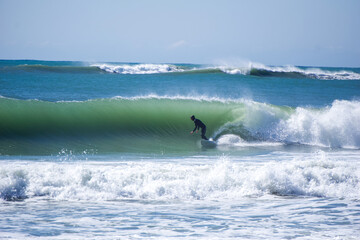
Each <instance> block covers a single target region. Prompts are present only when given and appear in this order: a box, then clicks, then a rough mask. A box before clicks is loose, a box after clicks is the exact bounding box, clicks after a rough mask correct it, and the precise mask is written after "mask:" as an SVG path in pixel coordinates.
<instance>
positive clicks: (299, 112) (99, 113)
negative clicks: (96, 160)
mask: <svg viewBox="0 0 360 240" xmlns="http://www.w3.org/2000/svg"><path fill="white" fill-rule="evenodd" d="M0 112H1V115H0V143H1V144H0V153H2V154H6V153H7V154H9V151H10V152H11V151H12V150H11V149H18V150H19V151H23V150H24V149H25V146H26V144H24V141H25V142H29V141H30V142H34V141H35V142H36V141H40V142H42V143H43V142H44V141H45V143H48V142H54V145H55V146H57V145H58V144H57V142H56V139H59V138H60V139H63V140H64V141H69V143H70V142H71V144H74V143H76V144H80V145H81V144H84V142H87V143H88V145H89V146H92V147H93V148H95V149H98V148H99V144H100V145H104V146H103V147H104V148H105V149H107V150H108V151H115V152H117V151H140V152H141V151H143V150H144V149H154V147H155V148H156V147H158V148H164V149H168V150H169V149H171V150H174V151H178V150H181V151H187V150H188V149H192V147H193V146H194V145H196V144H194V142H196V141H198V137H194V136H192V135H190V134H189V132H190V131H191V130H192V128H193V127H194V126H193V123H192V122H191V121H190V119H189V116H191V115H193V114H195V115H196V116H197V117H198V118H200V119H201V120H203V121H204V122H205V124H206V125H207V129H208V130H207V136H208V137H212V138H214V139H215V140H217V141H218V142H219V145H233V146H240V147H241V146H259V145H267V146H271V145H275V146H276V145H279V144H305V145H311V146H321V147H330V148H351V149H359V148H360V102H358V101H338V100H336V101H334V102H333V103H332V104H331V105H330V106H327V107H325V108H316V109H314V108H310V107H309V108H304V107H297V108H291V107H285V106H276V105H270V104H265V103H259V102H254V101H250V100H245V99H238V100H231V99H217V98H206V97H203V98H192V97H182V96H177V97H166V96H156V95H150V96H144V97H133V98H124V97H116V98H111V99H97V100H88V101H76V102H64V101H62V102H45V101H39V100H26V101H25V100H18V99H9V98H0ZM9 141H10V142H11V144H10V143H9ZM16 143H18V144H16ZM9 145H11V148H10V147H9ZM14 146H18V148H16V147H14ZM189 146H192V147H189ZM33 148H34V147H33ZM43 148H44V149H45V147H43ZM31 149H32V148H30V149H27V151H30V152H31Z"/></svg>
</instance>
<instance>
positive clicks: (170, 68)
mask: <svg viewBox="0 0 360 240" xmlns="http://www.w3.org/2000/svg"><path fill="white" fill-rule="evenodd" d="M92 66H94V67H98V68H99V69H101V70H103V71H106V72H109V73H118V74H157V73H172V72H182V71H184V70H183V69H181V68H179V67H177V66H175V65H170V64H120V65H115V64H94V65H92Z"/></svg>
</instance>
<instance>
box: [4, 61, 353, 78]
mask: <svg viewBox="0 0 360 240" xmlns="http://www.w3.org/2000/svg"><path fill="white" fill-rule="evenodd" d="M21 63H23V62H21ZM35 63H36V64H20V65H14V66H0V71H18V70H22V71H45V72H56V73H112V74H166V73H177V74H209V73H224V74H230V75H251V76H257V77H281V78H282V77H283V78H310V79H320V80H360V69H359V68H323V67H322V68H313V67H296V66H266V65H263V64H258V63H248V64H245V65H244V66H240V67H239V66H232V65H198V64H149V63H96V64H89V63H77V65H66V64H65V63H62V65H61V64H60V63H59V65H56V64H55V63H54V64H55V65H44V64H41V63H42V62H40V63H38V62H36V61H35Z"/></svg>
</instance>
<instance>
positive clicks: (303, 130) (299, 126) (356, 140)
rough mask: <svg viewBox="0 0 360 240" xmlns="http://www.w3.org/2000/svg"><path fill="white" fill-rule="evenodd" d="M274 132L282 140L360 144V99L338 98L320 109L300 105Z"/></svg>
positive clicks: (344, 146) (339, 144)
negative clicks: (342, 99) (346, 99)
mask: <svg viewBox="0 0 360 240" xmlns="http://www.w3.org/2000/svg"><path fill="white" fill-rule="evenodd" d="M273 134H274V136H275V138H276V139H277V140H280V141H290V142H299V143H303V144H310V145H317V146H326V147H341V148H355V149H357V148H360V102H358V101H338V100H336V101H334V102H333V104H332V105H331V106H330V107H327V108H325V109H321V110H314V109H309V108H302V107H298V108H296V111H295V112H294V113H293V114H291V116H290V117H289V118H288V119H286V120H281V121H280V123H279V124H278V126H277V128H276V130H275V131H274V132H273Z"/></svg>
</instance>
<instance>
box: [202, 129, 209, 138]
mask: <svg viewBox="0 0 360 240" xmlns="http://www.w3.org/2000/svg"><path fill="white" fill-rule="evenodd" d="M205 133H206V127H203V128H202V129H201V138H202V139H205V140H209V139H208V138H207V137H206V136H205Z"/></svg>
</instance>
